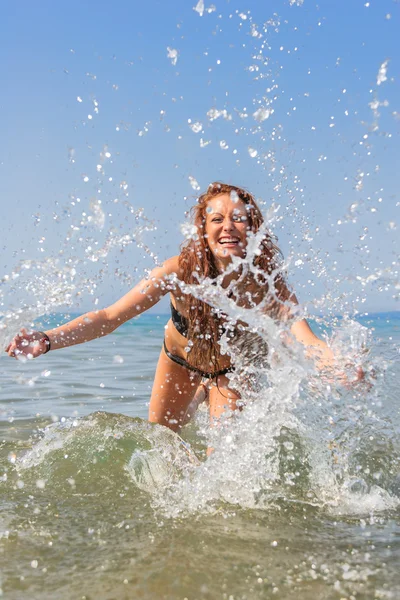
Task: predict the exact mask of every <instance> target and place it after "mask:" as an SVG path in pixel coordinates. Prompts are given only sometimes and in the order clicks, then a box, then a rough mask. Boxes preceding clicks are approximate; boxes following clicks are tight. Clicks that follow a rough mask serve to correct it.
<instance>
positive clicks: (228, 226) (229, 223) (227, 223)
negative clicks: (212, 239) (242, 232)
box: [223, 217, 235, 231]
mask: <svg viewBox="0 0 400 600" xmlns="http://www.w3.org/2000/svg"><path fill="white" fill-rule="evenodd" d="M223 226H224V231H232V229H234V228H235V222H234V221H233V220H232V219H231V218H230V217H226V218H225V219H224V223H223Z"/></svg>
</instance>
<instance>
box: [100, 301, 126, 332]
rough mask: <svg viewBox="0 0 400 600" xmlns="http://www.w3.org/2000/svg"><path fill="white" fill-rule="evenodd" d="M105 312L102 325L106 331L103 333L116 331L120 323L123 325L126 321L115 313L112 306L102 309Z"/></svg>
mask: <svg viewBox="0 0 400 600" xmlns="http://www.w3.org/2000/svg"><path fill="white" fill-rule="evenodd" d="M100 312H102V313H103V326H102V330H103V332H104V333H102V335H108V334H109V333H112V332H113V331H115V330H116V329H117V328H118V327H119V326H120V325H122V323H124V320H123V319H122V318H121V315H119V314H116V313H114V312H113V311H112V310H111V309H110V307H109V308H103V310H102V311H100Z"/></svg>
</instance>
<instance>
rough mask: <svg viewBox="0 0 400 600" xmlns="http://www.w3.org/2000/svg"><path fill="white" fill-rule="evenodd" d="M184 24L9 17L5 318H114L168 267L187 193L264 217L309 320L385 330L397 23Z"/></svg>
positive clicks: (344, 18)
mask: <svg viewBox="0 0 400 600" xmlns="http://www.w3.org/2000/svg"><path fill="white" fill-rule="evenodd" d="M195 5H196V2H194V1H193V2H190V1H187V0H185V1H182V0H175V1H174V2H169V3H167V2H158V1H150V2H147V3H139V2H135V1H130V2H123V1H120V2H115V3H113V4H112V5H111V3H108V2H104V1H102V0H100V1H99V2H82V1H81V2H77V1H71V2H68V3H65V4H61V3H54V2H47V1H42V2H38V3H35V4H34V3H31V2H27V1H24V2H15V3H13V4H11V3H9V4H8V5H3V7H2V14H1V19H0V39H1V42H0V43H1V48H2V55H1V56H2V60H1V63H0V81H1V90H2V94H1V100H0V105H1V111H0V135H1V145H0V198H1V219H2V225H3V226H2V261H1V269H2V274H3V275H9V276H10V275H11V274H12V272H13V271H14V272H17V273H18V276H17V277H16V278H15V276H14V279H13V280H12V281H10V279H9V280H7V281H5V282H4V283H3V285H2V286H1V288H0V289H1V294H2V302H3V304H4V306H6V307H8V308H10V307H14V308H17V307H18V306H20V305H21V304H22V303H28V304H29V303H32V302H36V301H37V300H38V299H39V301H40V300H43V301H44V300H45V296H46V294H47V295H50V296H51V297H52V298H53V296H54V305H55V306H56V305H57V306H58V307H59V309H60V310H62V308H63V302H62V299H63V295H66V294H69V296H65V301H66V303H67V304H68V303H70V305H71V306H72V307H73V308H76V310H80V309H81V308H82V309H84V310H86V309H90V308H93V307H95V306H97V307H98V306H101V305H105V304H108V303H110V302H112V301H114V300H115V299H116V298H117V297H118V296H119V295H121V294H122V293H124V292H125V291H127V290H128V289H129V287H130V286H131V285H134V283H135V282H136V281H137V280H138V279H139V278H140V277H141V276H142V275H143V273H144V270H145V269H148V268H151V267H152V266H153V264H154V260H155V258H154V256H156V257H157V259H158V260H162V259H163V258H166V257H168V256H170V255H173V254H176V253H177V252H178V247H179V243H180V241H181V240H182V234H181V232H180V225H181V223H182V222H183V221H184V220H185V211H187V210H188V208H189V207H190V205H191V204H192V203H193V199H194V197H195V194H196V191H195V190H194V189H193V187H192V184H193V185H195V183H194V180H193V179H192V180H190V178H194V179H195V180H196V181H197V182H198V184H199V186H200V188H201V189H204V188H205V187H206V186H207V185H208V183H209V182H211V181H214V180H223V181H227V182H230V183H235V184H237V185H243V186H245V187H247V188H248V189H250V190H251V191H252V192H253V193H254V194H255V195H256V196H257V197H258V198H260V200H261V203H262V206H263V210H264V211H267V210H268V207H270V206H271V204H272V203H274V205H275V206H276V207H277V212H276V218H275V221H274V222H273V223H272V224H271V227H272V228H273V229H274V231H275V232H276V234H277V235H278V238H279V243H280V245H281V247H282V250H283V252H284V254H285V255H286V256H288V257H290V258H291V260H290V265H289V276H290V280H291V281H292V283H293V285H294V287H295V288H296V290H297V293H298V296H299V298H300V300H301V301H303V302H304V303H307V304H309V305H310V308H311V309H314V310H318V311H320V310H322V311H330V310H331V311H337V310H340V311H343V310H349V311H350V312H352V311H354V310H358V311H361V312H362V311H366V310H371V311H373V310H398V309H399V303H398V296H399V289H398V287H399V275H398V270H399V243H398V237H399V231H398V225H397V223H398V222H399V219H398V215H399V211H400V206H399V200H400V199H399V195H398V185H397V171H398V167H399V156H400V154H399V110H400V109H399V107H400V102H399V101H400V92H399V54H400V52H399V46H398V34H397V35H396V31H397V32H398V31H399V20H400V19H399V8H400V7H399V3H398V2H396V1H394V0H379V1H378V0H370V2H367V1H365V0H362V1H358V0H351V2H349V1H347V2H344V1H342V0H335V1H330V0H326V1H321V2H319V3H317V2H314V1H311V0H304V2H301V1H300V0H297V1H293V0H292V1H291V0H279V1H278V0H276V1H275V0H271V1H268V2H267V1H264V2H259V1H256V0H246V1H239V0H234V1H227V0H223V1H222V0H215V10H214V9H213V7H212V5H211V3H207V2H205V10H204V13H203V14H202V16H200V14H199V10H200V8H199V10H198V11H196V10H194V7H195ZM200 12H201V11H200ZM174 51H176V52H177V55H176V56H177V60H176V64H173V63H174V59H173V57H174V55H175V52H174ZM382 65H383V70H382V71H381V77H380V80H381V83H380V84H378V82H377V77H378V72H379V69H380V68H381V66H382ZM385 73H386V80H384V77H383V76H384V75H385ZM260 109H261V110H264V113H262V112H261V111H260ZM210 111H211V112H210ZM213 111H214V112H213ZM257 111H258V112H257ZM266 111H270V112H269V116H268V118H264V120H260V119H261V118H262V115H263V116H264V117H265V116H266V115H267V114H268V113H267V112H266ZM378 113H379V114H378ZM193 129H195V130H197V129H198V131H193ZM201 140H202V142H201ZM191 181H192V184H191ZM78 198H79V200H78ZM99 200H101V205H99V204H98V201H99ZM128 203H129V204H128ZM91 206H92V208H91ZM93 206H94V207H95V208H96V206H97V207H98V206H101V209H102V211H103V216H104V224H103V226H102V227H101V225H102V223H101V219H100V220H99V215H98V213H96V214H97V218H96V214H95V213H93ZM278 207H279V208H278ZM139 209H143V211H141V212H140V211H139ZM88 217H94V218H92V220H90V219H88ZM138 227H140V228H145V230H144V231H143V233H142V234H141V235H142V238H141V239H142V241H143V243H144V246H145V247H138V246H137V243H136V242H135V240H133V241H132V243H129V239H128V237H127V236H131V235H132V234H134V233H135V234H136V233H137V228H138ZM146 228H147V229H152V231H146ZM155 228H156V229H155ZM124 236H125V237H124ZM113 240H117V241H116V242H115V246H114V247H112V248H111V249H110V248H109V247H110V242H111V245H112V241H113ZM101 247H103V248H106V249H108V253H107V252H106V250H104V251H103V252H100V255H99V256H98V259H97V260H96V261H95V262H93V261H92V260H90V257H91V256H92V255H93V252H94V251H96V250H98V249H99V248H101ZM27 260H30V261H31V262H21V261H27ZM71 269H74V270H73V271H72V270H71ZM57 281H62V282H63V286H64V287H63V286H61V288H60V289H59V290H58V291H57V290H56V291H55V288H56V287H57V286H56V285H55V283H56V282H57ZM396 286H397V287H396ZM27 288H28V289H27ZM346 303H347V304H346ZM164 308H165V304H163V305H162V306H161V309H162V310H163V309H164ZM158 310H160V309H158Z"/></svg>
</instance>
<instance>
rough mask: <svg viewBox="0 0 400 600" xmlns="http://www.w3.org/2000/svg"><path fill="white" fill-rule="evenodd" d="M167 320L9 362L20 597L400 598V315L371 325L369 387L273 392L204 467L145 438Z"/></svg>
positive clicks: (4, 563)
mask: <svg viewBox="0 0 400 600" xmlns="http://www.w3.org/2000/svg"><path fill="white" fill-rule="evenodd" d="M71 316H72V315H71ZM64 318H65V317H64V316H62V315H56V316H54V317H52V319H51V321H52V323H51V324H52V325H53V324H56V323H58V322H62V320H63V319H64ZM68 318H69V317H68ZM167 319H168V317H167V316H165V315H160V316H155V315H143V316H141V317H140V318H139V319H137V320H134V321H132V322H130V323H128V324H126V325H124V326H122V327H121V328H120V329H119V330H117V331H116V332H115V333H114V334H112V335H111V336H109V337H107V338H104V339H101V340H96V341H94V342H91V343H88V344H85V345H83V346H79V347H75V348H69V349H64V350H60V351H57V352H54V353H50V354H49V355H47V356H43V357H41V358H39V359H37V360H36V361H32V362H29V361H28V362H27V363H25V364H22V363H20V362H18V361H14V360H11V359H9V358H8V357H7V356H5V355H4V356H2V358H1V362H0V369H1V375H2V377H1V390H0V417H1V423H0V439H1V440H2V441H1V445H0V486H1V513H0V514H1V517H0V554H1V559H0V563H1V580H0V588H1V589H2V593H3V595H4V597H7V598H21V597H25V596H26V597H31V598H66V599H67V598H68V599H69V598H95V597H96V598H104V599H105V598H109V599H111V598H146V599H147V598H149V599H150V598H165V599H175V598H181V599H182V600H183V599H184V598H188V599H189V600H194V599H203V598H204V599H214V598H226V599H227V600H228V599H234V600H237V599H239V598H240V599H247V600H250V599H253V598H254V599H258V598H260V599H264V598H270V597H271V598H272V597H278V598H284V599H286V598H288V599H290V598H302V599H303V598H304V599H309V598H310V599H311V598H313V599H314V598H324V599H325V598H328V599H330V598H332V599H339V598H349V599H350V598H365V599H367V598H368V599H369V598H371V599H372V598H399V597H400V580H399V576H398V564H399V559H400V519H399V517H400V512H399V504H400V460H399V459H400V444H399V436H398V434H399V431H400V427H399V425H400V417H399V392H398V389H399V381H400V378H399V375H400V355H399V341H400V313H387V314H378V315H369V316H365V317H362V318H361V319H360V320H359V322H360V323H361V324H362V325H363V326H364V327H367V328H368V329H369V331H370V332H371V338H370V353H369V356H368V361H369V364H370V365H372V366H373V367H374V370H375V373H374V378H375V379H373V380H372V379H371V381H372V385H371V387H370V388H368V387H366V386H364V387H361V388H359V389H358V388H356V389H352V390H345V389H341V388H338V389H337V390H335V386H331V387H330V388H329V389H330V391H329V393H325V392H324V394H321V393H318V392H316V391H315V390H314V391H313V390H312V389H311V390H310V389H308V388H307V385H306V383H307V382H303V383H302V384H301V386H300V388H301V389H300V391H299V394H298V396H296V401H295V402H294V401H293V400H292V399H291V400H290V401H289V400H287V399H288V398H289V392H288V391H286V390H275V391H274V393H273V403H272V404H271V402H270V398H269V396H268V394H267V392H268V390H267V391H263V390H261V392H260V399H259V405H258V409H257V403H256V402H255V403H254V406H255V407H256V408H255V409H254V407H252V406H250V407H248V408H246V410H245V411H243V415H242V416H240V417H239V418H238V420H237V422H232V423H231V424H228V425H226V427H225V428H222V430H221V436H222V437H221V440H220V441H219V442H218V441H217V442H216V451H215V454H214V455H213V456H212V457H211V458H209V459H206V452H205V451H206V447H207V439H206V436H207V432H206V423H207V417H206V413H205V412H204V411H200V413H199V415H198V417H197V419H196V420H195V422H194V423H191V424H190V425H189V426H187V427H186V428H185V429H184V430H183V432H182V437H183V438H184V439H185V440H186V441H187V442H189V443H190V444H191V450H189V451H187V450H186V449H185V448H184V447H183V446H182V445H181V443H180V441H179V439H178V438H177V437H176V436H175V435H174V434H172V433H171V432H169V431H168V430H167V429H165V428H162V427H159V426H153V425H149V424H148V423H147V422H146V416H147V403H148V401H149V396H150V391H151V385H152V380H153V375H154V370H155V366H156V361H157V358H158V354H159V352H160V347H161V341H162V337H163V330H164V326H165V323H166V321H167ZM42 325H43V327H48V324H47V323H42ZM340 327H341V324H340V322H339V324H338V329H339V330H340ZM280 393H281V395H279V394H280ZM267 400H268V402H270V403H269V404H268V402H267ZM283 406H284V407H285V408H284V410H283ZM257 410H258V412H257ZM246 415H247V416H246ZM255 416H256V417H257V418H256V420H251V419H253V418H254V417H255ZM272 424H273V425H274V428H273V429H272V430H271V429H270V428H271V426H272ZM270 431H273V433H272V434H271V435H270V439H268V435H269V434H268V435H267V433H268V432H270ZM263 433H265V434H266V435H265V436H264V435H263ZM272 437H273V438H274V443H272V441H271V438H272ZM218 443H220V446H218ZM194 455H195V456H197V458H198V461H196V460H195V459H194Z"/></svg>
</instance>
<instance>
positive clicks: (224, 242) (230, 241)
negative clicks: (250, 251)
mask: <svg viewBox="0 0 400 600" xmlns="http://www.w3.org/2000/svg"><path fill="white" fill-rule="evenodd" d="M239 242H240V240H239V238H234V237H233V238H231V237H229V238H228V237H225V238H220V239H219V240H218V243H219V244H221V246H225V247H226V246H228V247H234V246H238V245H239Z"/></svg>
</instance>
